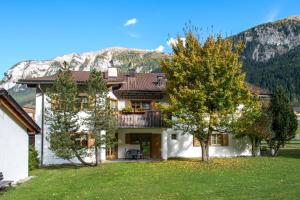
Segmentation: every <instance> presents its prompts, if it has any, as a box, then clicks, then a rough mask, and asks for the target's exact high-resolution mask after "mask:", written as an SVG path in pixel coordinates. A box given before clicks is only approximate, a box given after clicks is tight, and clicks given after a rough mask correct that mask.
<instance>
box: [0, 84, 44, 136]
mask: <svg viewBox="0 0 300 200" xmlns="http://www.w3.org/2000/svg"><path fill="white" fill-rule="evenodd" d="M0 107H1V108H5V110H7V111H8V112H9V113H10V114H12V115H13V116H14V118H15V119H16V120H17V121H18V122H19V123H20V124H21V125H22V126H23V127H24V128H26V129H27V130H28V131H29V134H33V133H39V132H40V130H41V128H40V127H39V126H38V125H37V124H36V123H35V122H34V121H33V119H32V118H31V117H30V116H29V115H28V114H27V113H26V112H25V111H24V110H23V109H22V107H21V106H20V105H19V104H18V103H17V102H16V101H15V100H14V98H12V97H11V96H10V95H9V94H8V92H7V91H6V90H5V89H0Z"/></svg>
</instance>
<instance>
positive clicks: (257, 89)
mask: <svg viewBox="0 0 300 200" xmlns="http://www.w3.org/2000/svg"><path fill="white" fill-rule="evenodd" d="M247 87H248V89H249V90H250V91H251V92H252V93H254V94H257V95H272V92H271V91H270V90H268V89H265V88H261V87H258V86H256V85H253V84H250V83H247Z"/></svg>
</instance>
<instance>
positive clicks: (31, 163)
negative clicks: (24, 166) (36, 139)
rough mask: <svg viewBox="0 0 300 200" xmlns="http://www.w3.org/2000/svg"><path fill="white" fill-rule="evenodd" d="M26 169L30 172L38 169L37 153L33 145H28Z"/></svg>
mask: <svg viewBox="0 0 300 200" xmlns="http://www.w3.org/2000/svg"><path fill="white" fill-rule="evenodd" d="M28 167H29V170H30V171H31V170H33V169H36V168H38V167H39V159H38V152H37V151H36V150H35V148H34V146H33V145H29V159H28Z"/></svg>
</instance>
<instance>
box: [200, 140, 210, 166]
mask: <svg viewBox="0 0 300 200" xmlns="http://www.w3.org/2000/svg"><path fill="white" fill-rule="evenodd" d="M200 144H201V152H202V161H204V162H208V161H209V145H208V141H205V142H202V141H201V142H200Z"/></svg>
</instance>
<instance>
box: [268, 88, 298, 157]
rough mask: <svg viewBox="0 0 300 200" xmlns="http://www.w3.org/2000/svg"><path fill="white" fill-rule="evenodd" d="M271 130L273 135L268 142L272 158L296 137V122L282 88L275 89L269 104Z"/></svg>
mask: <svg viewBox="0 0 300 200" xmlns="http://www.w3.org/2000/svg"><path fill="white" fill-rule="evenodd" d="M271 112H272V130H273V132H274V134H273V135H272V137H271V139H270V140H269V141H268V142H269V145H270V148H271V150H272V151H271V152H272V155H273V156H276V155H277V154H278V150H279V148H280V147H283V146H284V145H285V144H286V142H288V141H290V140H291V139H293V138H294V137H295V135H296V130H297V127H298V122H297V118H296V115H295V114H294V111H293V107H292V106H291V104H290V102H289V100H288V98H287V97H286V96H285V94H284V90H283V88H281V87H280V88H277V89H276V92H275V94H274V97H273V99H272V102H271Z"/></svg>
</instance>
